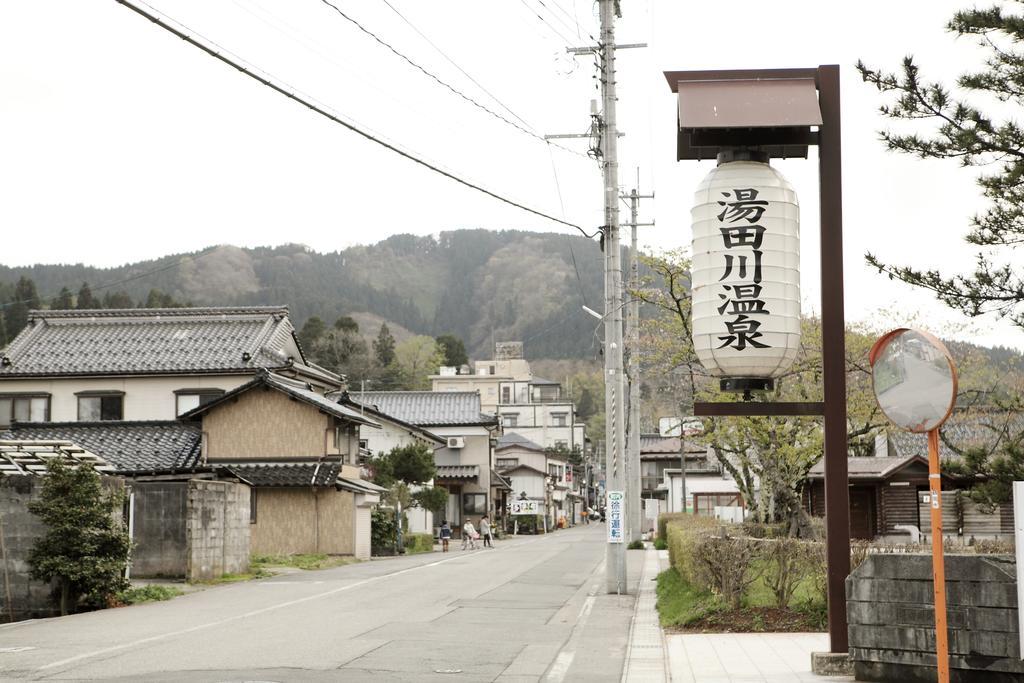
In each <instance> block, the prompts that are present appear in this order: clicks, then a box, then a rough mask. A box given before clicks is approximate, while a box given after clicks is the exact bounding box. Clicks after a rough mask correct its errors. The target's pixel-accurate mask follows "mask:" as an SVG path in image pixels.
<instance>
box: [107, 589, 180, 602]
mask: <svg viewBox="0 0 1024 683" xmlns="http://www.w3.org/2000/svg"><path fill="white" fill-rule="evenodd" d="M179 595H184V591H182V590H181V589H179V588H175V587H173V586H158V585H154V586H139V587H137V588H129V589H128V590H125V591H121V593H119V594H118V596H117V599H118V601H119V602H120V603H121V604H124V605H137V604H139V603H140V602H156V601H159V600H170V599H171V598H176V597H178V596H179Z"/></svg>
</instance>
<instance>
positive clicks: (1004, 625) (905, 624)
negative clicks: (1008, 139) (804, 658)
mask: <svg viewBox="0 0 1024 683" xmlns="http://www.w3.org/2000/svg"><path fill="white" fill-rule="evenodd" d="M945 563H946V603H947V623H948V627H949V651H950V677H951V680H952V681H954V682H956V681H962V682H964V683H1004V682H1005V683H1009V682H1010V681H1021V680H1024V662H1022V661H1021V659H1020V646H1019V639H1018V628H1017V582H1016V564H1015V562H1014V560H1013V558H1012V557H1007V556H1001V555H947V556H946V558H945ZM932 590H933V582H932V558H931V555H900V554H878V555H871V556H870V557H868V558H867V559H866V560H865V561H864V563H863V564H861V565H860V566H859V567H858V568H857V569H856V570H854V571H853V572H852V573H851V574H850V576H849V577H848V578H847V580H846V599H847V618H848V621H849V635H850V657H851V659H852V660H853V662H854V672H855V674H856V678H857V680H861V681H899V682H900V683H903V682H914V681H934V680H935V664H936V657H935V612H934V597H933V593H932Z"/></svg>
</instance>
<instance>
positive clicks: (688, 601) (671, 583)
mask: <svg viewBox="0 0 1024 683" xmlns="http://www.w3.org/2000/svg"><path fill="white" fill-rule="evenodd" d="M657 594H658V603H657V605H658V617H659V619H660V620H661V625H662V626H666V627H669V626H676V627H681V626H687V625H689V624H691V623H693V622H695V621H697V620H698V619H701V618H703V617H706V616H708V615H709V614H712V613H714V612H717V611H719V610H721V609H722V604H721V602H720V601H719V600H718V598H716V597H715V596H714V595H712V594H711V593H708V592H706V591H701V590H698V589H696V588H694V587H693V586H691V585H690V584H688V583H687V582H685V581H683V579H682V577H680V576H679V572H677V571H676V570H675V569H672V568H669V569H666V570H665V571H663V572H662V573H660V574H658V588H657Z"/></svg>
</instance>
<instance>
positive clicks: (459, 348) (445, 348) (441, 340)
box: [437, 334, 469, 368]
mask: <svg viewBox="0 0 1024 683" xmlns="http://www.w3.org/2000/svg"><path fill="white" fill-rule="evenodd" d="M437 345H438V346H439V347H441V352H442V353H444V361H443V363H444V365H447V366H448V367H455V368H457V367H460V366H462V365H466V364H468V363H469V356H468V355H467V354H466V345H465V344H464V343H463V342H462V340H461V339H459V338H458V337H456V336H455V335H453V334H442V335H441V336H440V337H438V338H437Z"/></svg>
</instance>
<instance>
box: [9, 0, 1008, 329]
mask: <svg viewBox="0 0 1024 683" xmlns="http://www.w3.org/2000/svg"><path fill="white" fill-rule="evenodd" d="M390 1H391V3H392V4H393V5H394V6H395V7H396V8H397V9H398V10H399V11H400V12H402V14H403V15H404V16H405V17H406V18H408V19H409V20H410V21H411V22H412V23H413V24H415V26H416V27H417V28H419V30H420V31H422V32H423V33H424V34H425V35H427V36H428V37H429V38H430V39H431V40H432V41H433V42H434V43H435V44H436V45H438V46H440V47H441V48H442V49H443V50H444V51H445V52H446V53H447V54H448V56H449V57H451V58H452V59H453V60H454V61H455V62H457V63H458V64H459V65H460V66H461V67H462V68H463V69H465V70H466V71H467V72H469V73H470V74H471V75H473V76H474V78H475V79H476V80H477V81H479V82H480V83H481V84H482V85H483V86H484V87H486V88H487V90H489V91H490V92H491V93H493V94H494V95H496V96H497V97H498V98H499V99H500V100H501V101H502V102H504V103H505V104H506V105H508V106H509V107H510V108H511V109H512V110H513V111H515V112H516V114H517V115H519V116H521V117H522V118H523V119H525V120H526V121H528V122H529V123H530V125H531V126H532V127H533V128H534V129H536V130H537V131H538V132H540V133H564V132H584V131H585V130H586V128H587V126H588V124H589V112H590V99H591V98H596V97H598V92H597V90H596V89H595V85H596V81H595V80H594V78H593V76H594V75H595V70H594V68H593V62H592V59H586V58H584V59H579V60H578V61H577V62H575V63H574V62H573V60H572V59H570V58H568V57H567V56H566V55H565V47H566V43H567V42H570V40H571V42H570V44H572V45H583V44H586V43H588V42H589V39H588V38H587V36H586V33H587V32H590V33H592V34H594V35H597V21H596V18H595V12H596V5H595V4H594V3H593V2H591V1H590V0H557V1H556V0H543V5H544V6H542V5H541V0H504V1H503V2H480V1H479V0H476V1H475V2H472V1H469V0H450V1H449V2H443V3H442V2H431V3H427V2H423V1H422V0H421V1H420V2H414V1H413V0H390ZM152 3H153V6H154V7H156V8H157V9H158V10H160V11H162V12H164V13H166V14H167V15H169V16H170V17H172V18H173V19H176V20H178V21H180V22H182V23H183V24H184V25H186V26H187V27H189V28H190V29H192V30H194V31H196V32H198V33H200V34H202V35H203V36H205V37H206V38H208V39H211V40H213V41H215V42H216V43H218V44H219V45H220V46H222V47H223V48H225V49H227V50H229V51H231V52H233V53H235V54H237V55H240V56H241V57H243V58H245V59H246V60H247V61H248V62H250V63H252V64H255V65H257V66H258V67H261V68H262V69H263V70H265V71H266V72H268V73H269V74H272V75H273V76H275V77H277V78H279V79H281V80H283V81H285V82H287V83H289V84H290V85H292V86H294V87H295V88H297V89H299V90H302V91H304V92H306V93H308V94H310V95H313V96H314V97H315V98H317V99H318V100H319V101H321V102H324V103H326V104H327V105H329V106H330V107H332V108H333V109H335V110H336V111H337V112H339V113H340V114H342V115H343V116H345V117H346V118H348V119H349V120H352V121H354V122H358V123H359V124H361V125H363V126H365V127H367V128H369V129H372V130H373V131H376V132H378V133H380V134H381V135H382V136H384V137H386V138H387V139H389V140H392V141H394V142H397V143H398V144H399V145H400V146H402V147H403V148H406V149H409V150H411V151H414V152H416V153H417V154H420V155H422V156H424V157H426V158H427V159H429V160H431V161H433V162H436V163H438V164H440V165H443V166H444V167H446V168H449V169H451V170H453V171H454V172H456V173H458V174H460V175H463V176H466V177H469V178H471V179H473V180H475V181H477V182H479V183H481V184H483V185H485V186H486V187H488V188H489V189H492V190H494V191H496V192H499V193H502V194H505V195H508V196H511V197H513V198H515V199H518V200H520V201H521V202H523V203H525V204H528V205H530V206H534V207H537V208H539V209H541V210H544V211H547V212H550V213H553V214H555V215H559V216H561V215H563V209H562V204H563V203H564V215H565V217H566V218H567V219H568V220H570V221H573V222H576V223H579V224H581V225H584V226H585V227H586V228H587V229H588V230H592V229H593V228H595V227H596V226H597V225H599V224H600V223H601V222H602V211H601V186H600V178H599V172H598V169H597V166H596V164H595V163H594V162H592V161H590V160H587V159H582V158H580V157H578V156H575V155H572V154H568V153H565V152H563V151H561V150H557V149H553V150H550V151H549V150H548V148H547V147H546V146H545V145H544V144H543V143H542V142H540V141H537V140H535V139H532V138H530V137H528V136H526V135H524V134H522V133H520V132H518V131H516V130H514V129H512V128H511V127H509V126H507V125H505V124H503V123H501V122H499V121H496V120H495V119H493V118H491V117H489V116H488V115H486V114H484V113H482V112H480V111H479V110H478V109H476V108H474V107H472V106H470V105H468V104H467V103H465V102H464V101H462V100H460V99H458V98H457V97H455V96H454V95H452V94H451V93H450V92H448V91H445V90H444V89H442V88H441V87H440V86H438V85H437V84H436V83H434V82H431V81H430V80H428V79H427V78H426V77H424V76H423V74H421V73H419V72H416V71H415V70H413V69H412V68H411V67H409V66H408V65H407V64H406V63H404V62H402V61H401V60H399V59H398V58H396V57H395V56H394V55H392V54H391V53H389V52H387V51H386V50H385V49H384V48H381V47H380V46H379V45H377V44H376V43H374V42H373V41H372V40H371V39H370V38H368V37H367V36H365V35H364V34H362V33H361V32H360V31H359V30H358V29H357V28H356V27H355V26H353V25H352V24H350V23H349V22H347V21H345V20H344V19H343V18H342V17H340V16H338V15H337V14H335V13H334V12H333V11H332V10H331V9H330V8H328V7H326V6H325V5H323V4H322V3H321V2H319V1H318V0H203V1H201V0H173V1H172V0H152ZM336 4H338V6H339V7H341V8H342V9H343V10H344V11H345V12H346V13H349V14H350V16H352V17H354V18H356V19H357V20H359V21H360V22H362V23H363V24H364V25H365V26H367V27H368V28H370V29H371V30H373V31H374V32H376V33H378V35H380V36H381V37H383V38H384V39H386V40H388V41H389V42H391V43H392V44H393V45H395V46H396V48H397V49H399V50H400V51H402V52H404V53H405V54H407V55H409V56H410V57H411V58H413V59H414V60H416V61H417V62H419V63H420V64H422V65H424V66H425V67H426V68H428V69H429V70H431V71H433V72H434V73H436V74H437V75H438V76H439V77H440V78H442V79H444V80H446V81H448V82H450V83H452V84H454V85H455V86H456V87H458V88H460V89H462V90H463V91H464V92H466V93H467V94H470V95H471V96H472V97H474V98H475V99H477V100H478V101H479V102H481V103H485V104H486V105H487V106H488V107H490V108H491V109H493V110H495V111H502V112H503V110H502V109H501V108H500V105H498V104H496V103H495V102H494V101H493V100H491V99H490V98H489V97H488V95H487V94H485V93H483V92H482V91H481V90H480V89H479V88H477V86H475V85H474V84H473V83H472V82H470V81H469V80H467V79H466V78H465V77H464V76H463V75H462V74H461V73H459V72H458V71H457V70H456V69H455V68H454V67H453V66H451V65H450V64H449V63H448V62H446V61H445V60H444V58H443V57H442V56H441V55H439V54H438V53H437V52H435V51H434V50H433V49H432V48H431V47H430V45H428V44H427V43H425V42H424V41H423V39H422V38H420V37H419V36H418V35H416V33H415V32H414V31H413V30H412V29H411V28H410V27H409V26H408V25H407V24H405V23H404V22H403V21H402V20H401V19H400V18H399V17H398V16H397V15H396V14H395V13H393V12H392V11H391V10H390V9H389V8H388V6H387V5H386V4H385V3H384V2H383V0H361V1H360V2H353V1H352V0H337V1H336ZM555 5H558V6H560V7H561V8H562V9H564V10H565V11H566V14H561V13H559V10H557V9H554V7H555ZM622 5H623V13H624V18H623V20H622V21H621V22H620V24H619V27H618V36H617V38H618V42H620V43H633V42H647V43H649V44H650V46H651V47H650V48H649V49H646V50H629V51H621V52H620V53H619V59H618V66H619V72H618V76H619V98H620V109H619V120H620V127H621V129H622V130H623V131H624V132H625V133H626V137H625V138H623V139H622V140H621V141H620V145H619V150H620V155H621V164H622V174H621V177H622V184H623V187H624V188H630V187H632V185H633V184H634V178H635V177H636V169H637V168H639V173H640V178H641V187H640V189H641V190H642V191H643V192H645V193H646V192H650V191H651V190H653V191H654V192H655V193H656V195H657V198H656V200H655V201H654V202H644V204H643V206H642V219H644V220H647V219H650V218H654V219H655V220H656V222H657V226H656V227H654V228H644V229H642V230H643V232H642V237H641V243H642V244H644V245H647V246H649V247H651V248H654V249H667V248H673V247H676V246H681V245H685V244H688V243H689V239H690V229H689V225H688V216H689V206H690V203H691V199H692V192H693V188H694V187H695V186H696V184H697V182H698V181H699V179H700V178H701V177H702V176H703V175H704V174H706V173H707V172H708V171H709V170H710V169H711V168H712V165H711V162H704V163H703V164H697V163H695V162H681V163H680V162H676V160H675V137H674V136H675V130H674V128H675V100H674V96H673V95H672V94H671V93H670V92H669V89H668V86H667V84H666V82H665V80H664V78H663V76H662V71H664V70H684V69H710V68H767V67H809V66H816V65H818V64H830V63H838V64H840V65H842V68H843V81H842V87H843V93H842V97H843V116H844V121H843V146H844V148H843V153H844V205H845V255H846V258H845V269H846V295H847V304H846V306H847V318H848V319H849V320H863V319H873V320H876V321H881V322H883V323H884V322H902V321H903V319H904V318H913V319H915V320H916V321H917V322H918V324H920V325H923V326H926V327H929V328H931V329H935V330H938V331H940V332H946V333H948V332H949V327H948V326H949V325H950V324H955V323H957V322H959V320H958V318H957V316H955V315H952V314H951V313H949V312H948V309H946V308H945V307H944V306H942V305H941V304H938V303H937V302H935V301H934V300H933V299H932V298H931V297H930V296H928V295H927V294H925V293H923V292H917V291H914V290H912V289H911V288H909V287H907V286H905V285H902V284H899V283H892V282H890V281H888V280H887V279H884V278H882V277H881V276H879V275H878V274H877V273H874V272H872V271H869V270H868V269H867V267H866V266H865V264H864V259H863V254H864V252H865V251H866V250H872V251H875V252H877V253H878V254H880V255H881V256H882V257H883V258H888V259H890V260H893V261H895V262H897V263H900V264H903V263H906V264H910V265H915V266H918V267H922V268H931V267H938V268H940V269H943V270H946V271H956V270H962V269H966V268H969V267H970V266H971V264H972V263H973V249H971V248H969V247H968V245H966V244H964V243H963V242H962V240H961V236H962V235H963V234H964V233H965V232H966V229H967V221H968V218H969V217H970V215H971V214H973V213H974V212H975V211H976V210H978V209H979V208H980V207H982V206H983V204H982V202H981V201H980V199H979V197H978V190H977V188H976V186H975V185H974V183H973V172H972V171H969V170H964V169H960V168H958V167H957V166H956V165H955V163H952V162H938V161H920V160H914V159H910V158H906V157H903V156H897V155H894V154H891V153H887V152H885V151H884V150H883V148H882V145H881V144H880V143H879V142H877V136H876V131H877V129H878V128H880V127H883V126H885V125H886V123H887V122H886V121H884V120H883V119H881V118H880V116H879V115H878V114H877V106H878V104H879V103H880V102H881V100H880V98H879V96H878V94H877V93H876V92H875V91H874V89H873V88H871V87H869V86H867V85H865V84H863V83H862V82H861V81H860V79H859V76H858V75H857V73H856V71H855V70H854V68H853V64H854V63H855V62H856V60H857V59H858V58H863V59H864V60H865V61H866V62H867V63H868V64H870V65H874V66H883V67H887V68H895V67H897V66H898V65H899V61H900V59H901V58H902V57H903V56H904V55H905V54H907V53H911V54H914V55H915V57H917V58H918V61H919V63H920V64H921V65H922V66H923V67H924V69H925V74H924V75H925V76H926V77H937V78H939V79H942V80H943V81H946V82H950V81H951V80H952V78H953V76H954V75H956V74H959V73H960V72H962V71H964V70H967V69H969V68H973V67H975V66H976V65H979V64H980V56H979V55H980V53H979V51H978V50H977V49H976V48H975V47H974V46H973V44H971V43H970V42H969V41H965V40H961V41H954V39H953V37H952V36H951V35H949V34H947V33H946V32H945V31H944V28H943V26H944V24H945V22H946V21H947V20H948V19H949V18H950V17H951V16H952V14H953V12H954V11H956V10H957V9H959V8H961V7H962V6H964V5H965V3H964V2H963V0H930V1H929V2H913V3H906V2H891V1H889V2H880V1H878V0H869V1H865V2H860V3H822V2H820V1H819V2H812V1H800V2H797V1H790V2H785V3H781V2H774V3H766V2H758V1H756V0H749V1H740V0H731V1H727V0H720V1H718V2H712V3H697V2H679V1H678V0H649V1H646V2H639V1H631V0H623V3H622ZM528 7H529V9H528ZM826 8H828V9H826ZM532 11H536V12H540V14H541V15H542V16H544V17H545V18H546V19H547V20H548V22H549V23H550V25H551V26H553V27H554V29H552V28H551V27H549V26H548V25H545V24H542V23H541V22H540V21H539V20H538V19H537V17H536V15H535V14H533V13H531V12H532ZM572 14H575V15H576V16H577V17H578V20H579V25H580V27H581V32H582V36H583V37H582V39H581V38H579V37H577V36H576V22H575V21H573V20H571V19H569V18H568V16H567V15H572ZM556 16H557V17H560V18H561V20H563V21H564V22H565V23H564V24H563V23H560V22H559V20H558V19H557V18H556ZM555 30H557V31H558V32H561V33H562V34H564V38H563V37H559V36H558V35H556V32H555ZM566 38H568V39H570V40H566ZM503 113H504V112H503ZM505 115H506V116H509V115H508V114H507V113H506V114H505ZM565 144H566V145H567V146H571V147H574V148H576V149H579V150H580V151H584V148H585V142H584V141H576V142H574V141H565ZM813 155H814V152H813V150H812V158H811V159H810V160H808V161H803V160H795V161H784V162H778V163H777V164H776V165H777V167H778V168H779V169H780V170H781V171H782V172H783V173H784V174H785V175H787V177H788V178H789V179H790V181H791V182H792V183H793V184H794V185H795V186H796V187H797V189H798V191H799V192H800V193H801V200H802V204H803V225H804V231H803V237H804V239H803V244H802V249H803V294H804V298H805V309H808V308H810V309H817V308H818V306H817V301H818V299H819V296H820V290H819V284H818V273H819V269H818V262H817V261H818V259H817V250H818V240H817V227H818V226H817V211H818V207H817V201H816V200H817V179H816V178H817V176H816V169H817V163H816V160H815V157H814V156H813ZM555 169H557V171H556V170H555ZM556 173H557V183H556ZM558 188H560V190H561V201H560V199H559V192H558ZM623 217H624V218H625V214H624V216H623ZM463 227H483V228H488V229H503V228H519V229H530V230H545V231H559V232H565V231H567V229H565V228H563V227H561V226H558V225H557V224H554V223H550V222H547V221H544V220H542V219H539V218H536V217H534V216H531V215H529V214H526V213H523V212H521V211H518V210H516V209H513V208H510V207H506V206H504V205H502V204H499V203H497V202H495V201H494V200H492V199H489V198H487V197H485V196H483V195H479V194H477V193H474V192H472V191H470V190H467V189H465V188H463V187H461V186H458V185H456V184H454V183H452V182H451V181H449V180H447V179H444V178H441V177H439V176H437V175H435V174H432V173H430V172H428V171H425V170H423V169H421V168H419V167H416V166H414V165H413V164H411V163H410V162H408V161H405V160H403V159H401V158H399V157H397V156H395V155H393V154H391V153H389V152H387V151H385V150H383V149H382V148H379V147H377V146H375V145H373V144H371V143H369V142H366V141H364V140H362V139H361V138H359V137H357V136H356V135H355V134H353V133H351V132H349V131H347V130H345V129H343V128H341V127H340V126H338V125H336V124H333V123H331V122H329V121H326V120H325V119H322V118H320V117H318V116H316V115H314V114H313V113H311V112H309V111H308V110H306V109H305V108H303V107H301V106H299V105H297V104H295V103H294V102H291V101H289V100H287V99H285V98H283V97H282V96H280V95H278V94H277V93H274V92H272V91H271V90H269V89H267V88H266V87H263V86H261V85H259V84H257V83H255V82H254V81H252V80H250V79H248V78H245V77H243V76H242V75H240V74H239V73H237V72H235V71H234V70H232V69H230V68H229V67H227V66H225V65H223V64H221V63H219V62H216V61H214V60H213V59H211V58H210V57H208V56H207V55H205V54H203V53H201V52H199V51H198V50H196V49H195V48H193V47H191V46H189V45H187V44H185V43H184V42H183V41H181V40H179V39H178V38H176V37H174V36H172V35H170V34H168V33H166V32H165V31H163V30H161V29H159V28H158V27H156V26H154V25H153V24H151V23H150V22H148V21H146V20H145V19H144V18H142V17H140V16H139V15H137V14H135V13H134V12H131V11H129V10H128V9H126V8H124V7H122V6H120V5H118V4H117V3H115V2H114V1H113V0H63V1H60V0H52V1H50V2H14V0H6V1H4V2H2V3H0V231H2V234H3V239H2V240H0V262H2V263H4V264H9V265H22V264H29V263H36V262H47V263H58V262H61V263H68V262H85V263H88V264H92V265H100V266H113V265H118V264H121V263H125V262H131V261H137V260H140V259H148V258H155V257H158V256H162V255H165V254H167V253H172V252H180V251H191V250H197V249H201V248H203V247H206V246H209V245H212V244H220V243H231V244H237V245H241V246H256V245H276V244H281V243H285V242H301V243H304V244H308V245H310V246H311V247H313V248H314V249H317V250H319V251H333V250H337V249H342V248H344V247H347V246H349V245H352V244H356V243H370V242H375V241H378V240H380V239H383V238H384V237H386V236H388V235H391V234H395V233H402V232H411V233H415V234H432V233H437V232H440V231H441V230H448V229H455V228H463ZM44 294H48V293H44ZM883 309H888V310H889V311H890V313H889V314H886V315H884V316H883V315H881V314H879V313H878V311H880V310H883ZM962 335H967V336H970V337H971V338H973V339H977V340H979V341H982V342H984V343H988V344H1004V345H1011V346H1016V347H1024V335H1021V334H1020V333H1019V331H1017V330H1015V329H1013V328H1011V327H1010V326H1008V325H1005V324H1000V323H997V322H996V321H994V320H992V319H983V320H981V321H974V323H973V325H972V327H971V329H970V330H968V331H964V330H961V331H960V332H959V333H958V336H962Z"/></svg>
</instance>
